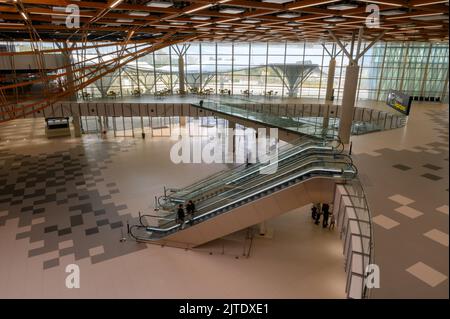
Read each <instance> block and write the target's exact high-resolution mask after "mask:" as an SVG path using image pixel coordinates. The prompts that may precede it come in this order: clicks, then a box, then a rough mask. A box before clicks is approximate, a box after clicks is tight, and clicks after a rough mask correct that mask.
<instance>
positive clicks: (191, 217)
mask: <svg viewBox="0 0 450 319" xmlns="http://www.w3.org/2000/svg"><path fill="white" fill-rule="evenodd" d="M186 213H187V214H188V216H189V223H190V224H191V225H192V224H193V223H194V213H195V204H194V202H193V201H192V200H189V201H188V203H187V205H186Z"/></svg>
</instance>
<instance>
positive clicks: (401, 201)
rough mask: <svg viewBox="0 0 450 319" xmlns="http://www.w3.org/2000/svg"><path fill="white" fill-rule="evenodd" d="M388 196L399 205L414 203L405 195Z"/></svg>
mask: <svg viewBox="0 0 450 319" xmlns="http://www.w3.org/2000/svg"><path fill="white" fill-rule="evenodd" d="M388 198H389V199H390V200H392V201H394V202H396V203H399V204H400V205H409V204H411V203H414V200H413V199H411V198H408V197H406V196H402V195H400V194H396V195H392V196H391V197H388Z"/></svg>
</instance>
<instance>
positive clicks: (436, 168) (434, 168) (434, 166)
mask: <svg viewBox="0 0 450 319" xmlns="http://www.w3.org/2000/svg"><path fill="white" fill-rule="evenodd" d="M423 167H425V168H429V169H432V170H434V171H437V170H440V169H442V167H440V166H436V165H433V164H425V165H423Z"/></svg>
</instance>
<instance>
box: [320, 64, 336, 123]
mask: <svg viewBox="0 0 450 319" xmlns="http://www.w3.org/2000/svg"><path fill="white" fill-rule="evenodd" d="M335 72H336V58H335V57H331V60H330V64H329V66H328V78H327V91H326V95H325V103H326V104H333V103H332V101H333V99H334V96H333V88H334V74H335ZM328 121H329V118H328V116H325V115H324V117H323V128H324V129H326V128H328Z"/></svg>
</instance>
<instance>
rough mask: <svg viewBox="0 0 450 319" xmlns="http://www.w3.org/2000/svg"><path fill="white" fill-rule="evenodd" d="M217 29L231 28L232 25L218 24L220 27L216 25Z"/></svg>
mask: <svg viewBox="0 0 450 319" xmlns="http://www.w3.org/2000/svg"><path fill="white" fill-rule="evenodd" d="M216 27H218V28H230V27H231V25H229V24H218V25H216Z"/></svg>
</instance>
